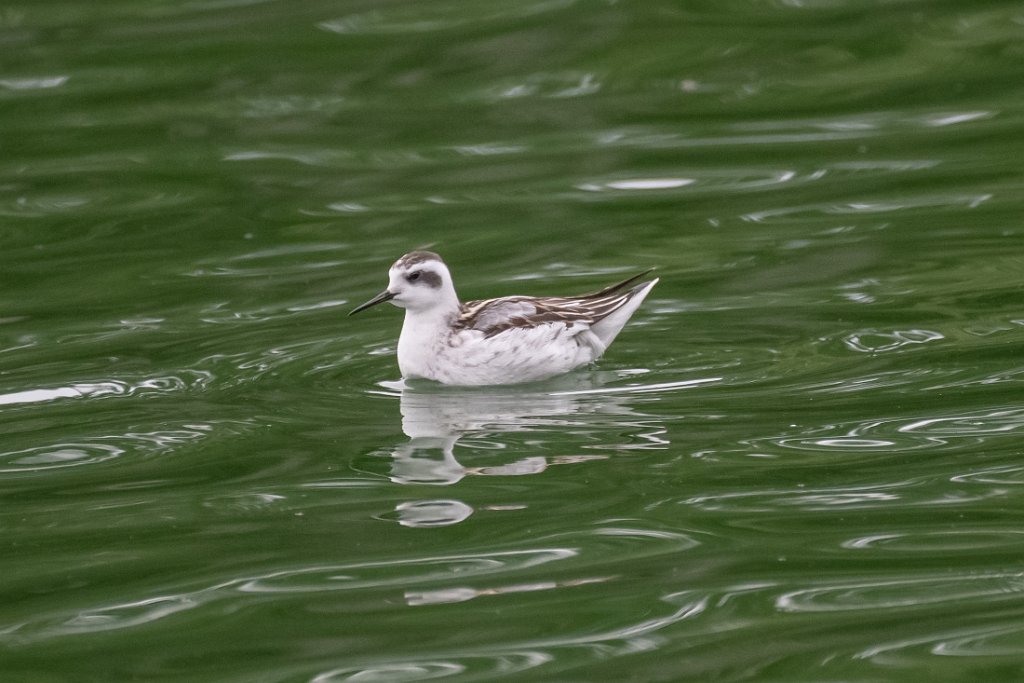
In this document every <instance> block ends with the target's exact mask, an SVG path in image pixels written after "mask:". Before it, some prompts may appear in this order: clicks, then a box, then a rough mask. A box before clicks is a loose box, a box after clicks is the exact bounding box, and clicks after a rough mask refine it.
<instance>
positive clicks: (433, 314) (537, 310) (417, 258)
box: [349, 251, 658, 386]
mask: <svg viewBox="0 0 1024 683" xmlns="http://www.w3.org/2000/svg"><path fill="white" fill-rule="evenodd" d="M649 272H650V271H649V270H648V271H646V272H643V273H640V274H639V275H634V276H633V277H631V278H628V279H626V280H623V281H622V282H619V283H617V284H614V285H610V286H608V287H605V288H604V289H601V290H599V291H596V292H592V293H590V294H582V295H579V296H567V297H559V296H551V297H533V296H505V297H500V298H497V299H486V300H483V301H467V302H465V303H460V302H459V297H458V296H457V295H456V294H455V286H454V285H453V284H452V276H451V274H450V273H449V272H448V267H447V266H446V265H445V264H444V261H442V260H441V257H440V256H438V255H437V254H435V253H433V252H430V251H414V252H411V253H408V254H406V255H405V256H403V257H402V258H400V259H398V260H397V261H395V264H394V265H393V266H391V270H390V271H388V278H389V282H388V288H387V289H385V290H384V291H383V292H381V293H380V294H378V295H377V296H375V297H373V298H372V299H370V300H369V301H367V302H366V303H364V304H362V305H360V306H356V307H355V308H354V309H352V311H351V312H350V313H349V315H352V314H354V313H358V312H359V311H362V310H364V309H366V308H369V307H370V306H374V305H376V304H379V303H383V302H385V301H390V302H391V303H392V304H394V305H395V306H399V307H401V308H404V309H405V322H404V323H403V325H402V334H401V336H400V337H399V339H398V367H399V369H400V370H401V371H402V377H403V378H404V379H415V378H423V379H430V380H434V381H437V382H441V383H443V384H453V385H460V386H479V385H494V384H519V383H522V382H533V381H537V380H542V379H547V378H549V377H554V376H555V375H560V374H562V373H565V372H569V371H570V370H572V369H574V368H578V367H580V366H581V365H586V364H587V363H590V362H592V361H595V360H597V359H598V358H600V357H601V354H603V353H604V352H605V349H607V348H608V346H609V345H610V344H611V343H612V341H613V340H614V339H615V337H616V336H617V335H618V334H619V332H620V331H621V330H622V328H623V327H624V326H625V324H626V322H627V321H628V320H629V319H630V317H631V316H632V315H633V313H634V312H635V311H636V309H637V308H638V307H639V306H640V304H641V303H642V302H643V300H644V298H645V297H646V296H647V294H648V293H650V291H651V288H652V287H654V285H656V284H657V283H658V279H657V278H655V279H653V280H649V281H647V282H643V283H640V284H634V283H635V282H637V280H639V279H640V278H642V277H643V276H644V275H646V274H647V273H649ZM631 285H632V286H631Z"/></svg>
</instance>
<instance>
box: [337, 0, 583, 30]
mask: <svg viewBox="0 0 1024 683" xmlns="http://www.w3.org/2000/svg"><path fill="white" fill-rule="evenodd" d="M575 3H576V0H540V1H539V2H532V3H516V4H514V5H509V6H503V5H491V4H489V3H484V4H483V5H480V6H472V5H466V4H464V3H462V4H460V3H452V2H435V3H430V4H429V5H421V4H414V5H410V6H395V7H392V8H389V9H381V10H374V11H370V12H364V13H361V14H350V15H347V16H344V17H340V18H338V19H331V20H328V21H322V22H320V23H319V24H317V27H318V28H320V29H322V30H324V31H328V32H330V33H340V34H343V35H346V34H402V33H432V32H436V31H448V30H451V29H455V28H465V27H467V26H471V25H475V24H486V23H504V22H508V21H513V20H516V19H521V18H525V17H530V16H534V15H538V14H544V13H547V12H552V11H555V10H560V9H563V8H566V7H571V6H572V5H574V4H575Z"/></svg>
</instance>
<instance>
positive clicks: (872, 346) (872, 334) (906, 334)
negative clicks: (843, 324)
mask: <svg viewBox="0 0 1024 683" xmlns="http://www.w3.org/2000/svg"><path fill="white" fill-rule="evenodd" d="M945 338H946V337H945V336H944V335H943V334H942V333H941V332H935V331H933V330H919V329H911V330H892V331H890V332H886V331H881V330H862V331H860V332H853V333H850V334H848V335H846V336H845V337H843V343H844V344H845V345H846V347H847V348H848V349H851V350H853V351H859V352H861V353H886V352H888V351H898V350H901V349H904V348H906V347H911V346H919V345H921V344H927V343H929V342H934V341H941V340H943V339H945Z"/></svg>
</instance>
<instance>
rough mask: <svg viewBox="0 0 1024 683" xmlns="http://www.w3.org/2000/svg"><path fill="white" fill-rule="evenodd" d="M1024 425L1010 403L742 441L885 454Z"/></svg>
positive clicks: (752, 446) (981, 437)
mask: <svg viewBox="0 0 1024 683" xmlns="http://www.w3.org/2000/svg"><path fill="white" fill-rule="evenodd" d="M1022 429H1024V409H1022V408H1017V407H1007V408H999V409H992V410H986V411H979V412H974V413H965V414H959V415H946V416H941V417H900V418H883V419H878V420H868V421H865V422H859V423H846V424H838V425H828V426H825V427H820V428H813V429H810V430H806V431H805V432H804V433H802V434H797V435H792V436H790V435H783V436H773V437H764V438H757V439H747V440H744V441H742V442H741V443H742V444H744V445H745V446H747V447H748V449H745V450H743V451H734V452H743V453H746V454H749V451H750V450H754V451H756V452H759V453H763V452H765V451H771V450H773V449H778V448H781V449H784V450H785V451H791V450H796V451H811V452H817V453H820V454H822V455H828V454H844V453H845V454H851V455H852V454H858V453H861V454H863V453H886V454H891V453H895V452H904V451H912V450H918V449H923V448H928V449H938V448H950V447H956V446H958V445H959V444H960V443H962V442H968V443H983V442H984V441H985V440H986V439H987V438H988V437H993V436H1001V435H1005V434H1011V433H1014V432H1017V431H1019V430H1022Z"/></svg>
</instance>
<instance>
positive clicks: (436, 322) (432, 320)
mask: <svg viewBox="0 0 1024 683" xmlns="http://www.w3.org/2000/svg"><path fill="white" fill-rule="evenodd" d="M448 289H450V290H451V296H450V297H448V296H446V297H444V298H443V299H441V300H439V301H438V302H437V304H436V305H434V306H431V307H429V308H407V309H405V321H404V322H403V323H402V334H401V336H399V338H398V366H399V368H400V369H401V371H402V376H403V377H426V378H428V379H434V374H435V373H434V369H433V364H434V361H435V360H436V359H437V354H438V349H439V347H440V346H441V345H444V344H447V343H448V337H449V336H451V333H452V323H453V322H454V319H455V318H456V317H457V316H458V315H459V300H458V298H457V297H456V296H455V290H454V289H452V288H451V287H449V288H448Z"/></svg>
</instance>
